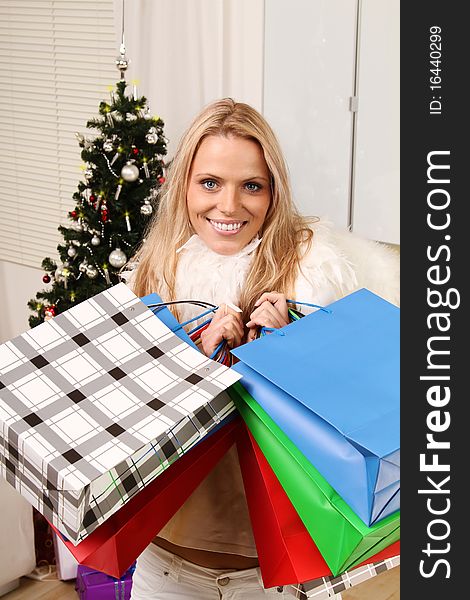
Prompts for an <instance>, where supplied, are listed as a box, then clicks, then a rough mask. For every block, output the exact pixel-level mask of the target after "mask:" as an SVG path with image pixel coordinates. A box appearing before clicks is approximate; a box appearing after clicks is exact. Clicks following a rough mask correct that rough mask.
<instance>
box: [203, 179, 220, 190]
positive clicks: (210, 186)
mask: <svg viewBox="0 0 470 600" xmlns="http://www.w3.org/2000/svg"><path fill="white" fill-rule="evenodd" d="M201 184H202V186H203V187H204V188H206V190H215V188H216V186H217V183H216V182H215V181H214V180H213V179H205V180H204V181H201Z"/></svg>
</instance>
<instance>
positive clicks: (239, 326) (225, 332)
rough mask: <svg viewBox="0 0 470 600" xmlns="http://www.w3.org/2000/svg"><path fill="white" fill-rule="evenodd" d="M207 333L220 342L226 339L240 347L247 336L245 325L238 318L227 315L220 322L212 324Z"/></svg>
mask: <svg viewBox="0 0 470 600" xmlns="http://www.w3.org/2000/svg"><path fill="white" fill-rule="evenodd" d="M206 331H209V333H210V334H211V335H213V336H214V337H215V339H216V340H218V342H217V343H219V342H220V341H221V340H222V339H226V340H227V341H228V342H229V343H230V344H232V345H239V344H240V341H241V339H242V338H243V336H244V334H245V329H244V327H243V323H242V322H241V319H240V318H239V317H238V316H234V315H226V316H225V317H223V318H222V319H220V321H217V322H216V323H214V324H212V325H211V326H210V327H208V329H207V330H206Z"/></svg>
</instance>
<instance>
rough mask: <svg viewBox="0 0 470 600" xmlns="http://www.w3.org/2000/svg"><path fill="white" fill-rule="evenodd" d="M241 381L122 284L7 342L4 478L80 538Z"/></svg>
mask: <svg viewBox="0 0 470 600" xmlns="http://www.w3.org/2000/svg"><path fill="white" fill-rule="evenodd" d="M238 378H239V375H238V374H237V373H235V372H234V371H231V370H229V369H227V368H226V367H224V366H223V365H221V364H219V363H216V362H214V361H212V360H210V359H208V358H207V357H205V356H204V355H203V354H201V353H200V352H198V350H196V349H195V348H194V347H192V346H191V345H190V344H188V343H187V342H185V341H183V340H182V339H180V337H178V336H177V335H176V334H175V333H174V332H173V331H172V330H171V329H170V328H169V327H168V326H167V325H165V324H164V323H163V322H162V321H161V320H160V319H159V318H157V316H155V315H154V314H153V313H152V311H151V310H150V309H149V308H147V306H146V305H145V304H144V303H143V302H142V301H141V300H140V299H139V298H138V297H137V296H135V294H133V292H132V291H131V290H130V289H129V288H127V286H126V285H125V284H124V283H120V284H117V285H115V286H113V287H111V288H109V289H107V290H106V291H104V292H101V293H100V294H97V295H96V296H94V297H93V298H90V299H89V300H86V301H84V302H82V303H80V304H78V305H76V306H74V307H72V308H71V309H69V310H67V311H65V312H63V313H61V314H59V315H58V316H57V317H55V318H54V319H51V320H50V321H48V322H45V323H42V324H41V325H38V326H37V327H34V328H33V329H31V330H29V331H27V332H26V333H24V334H22V335H20V336H18V337H17V338H15V339H13V340H11V341H9V342H6V343H5V344H2V345H1V346H0V465H1V474H2V476H3V477H5V479H6V480H7V481H8V482H9V483H10V484H11V485H13V486H14V487H15V488H16V489H17V490H18V491H19V492H20V493H21V494H22V495H23V496H24V497H25V498H26V499H27V500H29V501H30V503H31V504H32V505H33V506H35V507H36V508H37V510H39V511H40V512H41V514H43V515H44V516H45V517H46V518H47V519H48V521H50V522H51V523H52V524H53V525H54V526H55V527H56V528H57V529H58V530H59V531H60V532H61V533H62V534H63V535H64V536H65V537H66V538H68V539H69V540H70V541H72V542H74V543H78V542H79V541H80V540H83V539H84V538H86V537H87V536H88V535H89V534H90V533H91V532H92V531H93V530H94V529H95V528H96V527H98V526H99V525H100V524H101V523H103V522H104V521H105V520H106V519H107V518H109V517H110V516H111V515H112V514H114V513H115V512H116V511H117V510H118V509H119V508H120V507H121V506H122V505H123V504H125V503H126V502H128V501H129V500H130V499H131V498H132V497H133V496H134V495H135V494H136V493H138V492H139V491H140V490H141V489H143V488H144V487H145V486H146V485H148V484H149V483H150V482H151V481H153V480H154V479H155V478H156V477H157V476H158V475H159V474H161V473H162V472H163V471H164V470H165V469H166V468H167V467H168V466H169V465H170V464H171V463H172V462H174V460H176V459H177V458H178V457H179V456H181V455H182V454H183V453H185V452H187V451H188V450H189V449H190V448H192V446H194V445H195V444H196V443H197V442H198V441H200V440H201V439H202V438H203V437H204V436H205V435H206V434H207V433H208V432H209V431H211V430H212V429H213V428H214V426H216V425H217V424H218V423H220V422H221V420H222V419H223V418H224V417H225V416H226V415H227V414H229V413H230V412H232V411H233V410H234V406H233V403H232V401H231V400H230V398H229V397H228V395H227V394H226V393H225V391H224V390H225V389H226V388H227V387H228V386H230V385H231V384H232V383H234V382H235V381H236V380H237V379H238Z"/></svg>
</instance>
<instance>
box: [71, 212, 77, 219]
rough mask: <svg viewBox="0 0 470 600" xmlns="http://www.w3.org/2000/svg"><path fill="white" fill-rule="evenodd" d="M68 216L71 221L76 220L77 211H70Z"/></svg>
mask: <svg viewBox="0 0 470 600" xmlns="http://www.w3.org/2000/svg"><path fill="white" fill-rule="evenodd" d="M70 216H71V217H72V219H76V218H77V211H76V210H72V211H71V212H70Z"/></svg>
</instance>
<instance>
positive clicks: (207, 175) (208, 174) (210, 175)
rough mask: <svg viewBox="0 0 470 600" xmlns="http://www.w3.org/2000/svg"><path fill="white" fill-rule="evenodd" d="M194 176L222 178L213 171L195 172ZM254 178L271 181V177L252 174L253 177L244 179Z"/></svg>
mask: <svg viewBox="0 0 470 600" xmlns="http://www.w3.org/2000/svg"><path fill="white" fill-rule="evenodd" d="M194 177H210V178H212V179H222V177H220V175H212V174H211V173H195V174H194ZM253 179H262V180H263V181H266V183H269V179H267V178H266V177H263V176H262V175H252V176H251V177H247V178H246V179H244V180H243V181H244V182H246V181H253Z"/></svg>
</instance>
